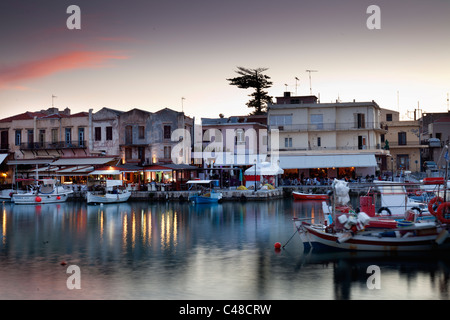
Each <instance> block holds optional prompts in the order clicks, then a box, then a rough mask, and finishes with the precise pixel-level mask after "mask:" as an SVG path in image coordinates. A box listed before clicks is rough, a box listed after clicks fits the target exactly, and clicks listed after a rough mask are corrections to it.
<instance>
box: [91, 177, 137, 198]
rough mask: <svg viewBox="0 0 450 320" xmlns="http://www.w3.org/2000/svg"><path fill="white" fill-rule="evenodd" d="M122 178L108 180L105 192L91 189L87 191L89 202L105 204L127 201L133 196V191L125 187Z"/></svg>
mask: <svg viewBox="0 0 450 320" xmlns="http://www.w3.org/2000/svg"><path fill="white" fill-rule="evenodd" d="M122 185H123V182H122V180H106V189H105V192H104V193H103V194H97V193H94V192H91V191H88V192H87V193H86V202H87V203H88V204H105V203H121V202H126V201H128V199H129V198H130V197H131V191H129V190H125V189H124V188H123V186H122Z"/></svg>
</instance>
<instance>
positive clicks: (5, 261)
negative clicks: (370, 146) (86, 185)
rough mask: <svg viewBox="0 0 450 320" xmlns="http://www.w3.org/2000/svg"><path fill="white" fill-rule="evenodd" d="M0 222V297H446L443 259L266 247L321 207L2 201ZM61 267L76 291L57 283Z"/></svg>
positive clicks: (318, 216)
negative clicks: (375, 278)
mask: <svg viewBox="0 0 450 320" xmlns="http://www.w3.org/2000/svg"><path fill="white" fill-rule="evenodd" d="M1 215H2V219H1V228H0V230H1V236H2V240H1V245H0V268H1V270H2V272H1V273H0V283H1V284H2V286H1V290H0V299H448V298H449V266H450V263H449V260H448V259H447V257H444V256H439V255H431V254H430V255H424V254H402V255H395V254H380V253H377V254H373V253H357V254H355V253H334V254H331V253H325V254H317V253H311V252H303V247H302V245H301V241H300V238H299V237H297V236H296V237H294V238H292V240H291V241H290V242H289V244H288V245H287V246H286V247H285V250H281V251H280V252H276V251H275V250H274V249H273V244H274V243H275V242H281V243H282V244H284V243H285V242H286V241H287V240H288V239H289V238H290V237H291V235H292V234H293V233H294V231H295V230H294V227H293V224H292V218H293V217H294V216H295V217H309V218H313V219H314V221H315V222H317V221H321V220H323V214H322V210H321V204H320V202H297V201H296V202H294V201H291V200H276V201H268V202H265V201H264V202H230V203H228V202H226V203H223V204H215V205H193V204H190V203H170V202H167V203H146V202H136V203H133V202H130V203H124V204H109V205H103V206H87V205H86V204H84V203H80V202H73V203H71V202H69V203H63V204H44V205H39V206H26V205H22V206H17V205H13V204H8V203H4V204H3V205H2V207H1ZM62 261H65V262H66V263H67V265H61V262H62ZM68 265H77V266H79V267H80V270H81V290H69V289H68V288H67V286H66V280H67V278H68V276H69V275H68V274H67V266H68ZM370 265H377V266H379V267H380V269H381V289H379V290H370V289H368V288H367V284H366V283H367V279H368V277H369V274H368V273H367V268H368V266H370Z"/></svg>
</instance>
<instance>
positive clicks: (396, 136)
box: [380, 109, 428, 175]
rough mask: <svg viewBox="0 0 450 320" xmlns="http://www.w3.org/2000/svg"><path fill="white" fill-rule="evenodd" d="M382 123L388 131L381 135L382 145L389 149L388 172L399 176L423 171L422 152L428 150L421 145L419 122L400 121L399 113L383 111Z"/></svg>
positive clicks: (425, 146)
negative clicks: (409, 172)
mask: <svg viewBox="0 0 450 320" xmlns="http://www.w3.org/2000/svg"><path fill="white" fill-rule="evenodd" d="M380 122H381V125H382V126H383V127H385V128H386V129H387V131H386V133H384V134H382V135H381V143H382V145H383V146H384V147H385V148H389V151H390V157H388V158H387V172H390V174H392V173H393V174H394V175H398V174H401V173H402V172H404V171H411V172H420V171H421V163H422V161H421V154H422V150H423V149H426V148H428V146H427V145H423V144H421V141H420V126H419V122H418V121H417V120H400V116H399V112H397V111H393V110H389V109H381V114H380Z"/></svg>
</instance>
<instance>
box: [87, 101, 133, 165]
mask: <svg viewBox="0 0 450 320" xmlns="http://www.w3.org/2000/svg"><path fill="white" fill-rule="evenodd" d="M122 113H124V111H119V110H114V109H111V108H102V109H100V110H99V111H97V112H95V113H92V110H90V113H89V116H90V118H89V121H90V127H91V130H90V135H89V139H90V142H91V144H92V150H91V151H90V153H91V154H99V155H103V156H113V157H119V156H120V147H119V136H120V130H119V116H120V115H121V114H122Z"/></svg>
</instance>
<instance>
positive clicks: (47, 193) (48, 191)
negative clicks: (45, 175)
mask: <svg viewBox="0 0 450 320" xmlns="http://www.w3.org/2000/svg"><path fill="white" fill-rule="evenodd" d="M39 182H41V184H40V185H38V186H37V188H36V190H32V191H28V192H24V193H13V194H12V195H11V201H12V202H14V203H15V204H44V203H60V202H65V201H67V199H69V196H70V195H71V194H72V193H73V191H72V190H69V189H66V188H64V187H63V186H60V185H58V184H57V181H56V180H55V179H42V180H39Z"/></svg>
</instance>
